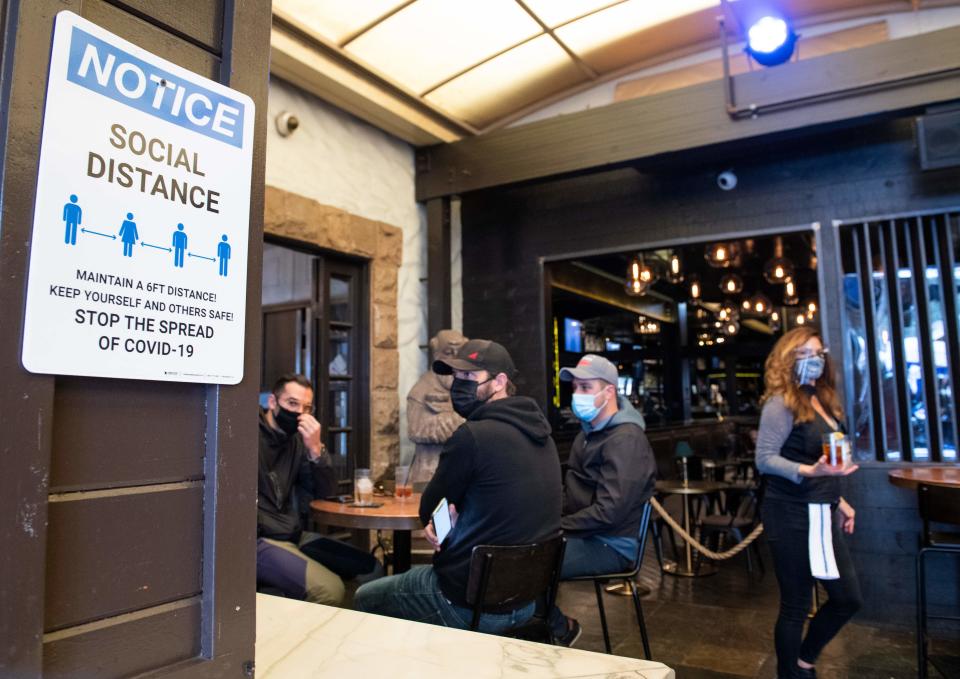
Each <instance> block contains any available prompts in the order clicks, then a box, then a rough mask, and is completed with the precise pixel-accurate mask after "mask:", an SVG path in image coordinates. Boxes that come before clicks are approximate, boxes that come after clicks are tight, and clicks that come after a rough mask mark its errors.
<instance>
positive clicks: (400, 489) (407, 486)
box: [393, 465, 413, 500]
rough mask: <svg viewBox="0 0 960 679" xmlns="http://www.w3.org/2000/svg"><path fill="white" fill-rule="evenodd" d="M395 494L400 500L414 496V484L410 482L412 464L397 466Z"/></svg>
mask: <svg viewBox="0 0 960 679" xmlns="http://www.w3.org/2000/svg"><path fill="white" fill-rule="evenodd" d="M393 494H394V496H395V497H396V498H397V499H398V500H406V499H407V498H409V497H412V496H413V484H412V483H411V482H410V465H400V466H398V467H397V473H396V482H395V485H394V491H393Z"/></svg>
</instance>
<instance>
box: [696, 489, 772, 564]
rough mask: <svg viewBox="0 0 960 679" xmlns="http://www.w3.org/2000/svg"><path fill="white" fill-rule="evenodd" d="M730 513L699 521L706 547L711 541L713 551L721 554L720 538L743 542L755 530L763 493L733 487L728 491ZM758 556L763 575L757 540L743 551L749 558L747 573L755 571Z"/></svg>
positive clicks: (709, 516)
mask: <svg viewBox="0 0 960 679" xmlns="http://www.w3.org/2000/svg"><path fill="white" fill-rule="evenodd" d="M726 504H727V509H728V511H727V512H722V513H719V514H708V515H707V516H704V517H703V518H701V519H700V522H699V528H700V536H701V538H702V540H703V543H704V544H707V542H708V541H712V542H713V545H712V547H711V548H712V549H713V550H714V551H720V538H721V537H723V536H724V535H729V536H731V537H732V538H733V539H734V541H735V543H738V542H742V541H743V539H744V538H745V537H746V536H747V535H748V534H749V533H750V532H751V531H752V530H753V529H754V528H755V527H756V525H757V523H758V522H759V520H760V512H759V506H760V490H759V489H753V488H746V487H745V488H734V489H732V490H728V491H727V502H726ZM751 550H752V551H753V553H754V556H756V559H757V565H758V566H759V567H760V572H761V573H763V572H764V567H763V558H762V557H761V556H760V547H759V545H758V544H757V541H756V540H755V541H754V542H752V543H751V544H750V546H749V547H747V548H746V549H745V550H744V553H745V554H746V556H747V572H748V573H752V572H753V557H752V556H751V554H750V552H751ZM698 555H699V552H698ZM701 561H702V556H701V557H699V558H698V561H697V568H699V567H700V563H701Z"/></svg>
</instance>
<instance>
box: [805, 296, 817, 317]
mask: <svg viewBox="0 0 960 679" xmlns="http://www.w3.org/2000/svg"><path fill="white" fill-rule="evenodd" d="M816 315H817V303H816V302H814V301H813V300H810V301H809V302H807V319H808V320H811V321H812V320H813V317H814V316H816Z"/></svg>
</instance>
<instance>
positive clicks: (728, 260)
mask: <svg viewBox="0 0 960 679" xmlns="http://www.w3.org/2000/svg"><path fill="white" fill-rule="evenodd" d="M703 257H704V259H706V260H707V264H709V265H710V266H712V267H716V268H718V269H726V268H727V267H729V266H730V265H732V264H735V263H736V262H737V260H738V259H739V257H740V245H739V244H738V243H737V242H736V241H729V242H727V241H721V242H719V243H714V244H712V245H708V246H707V250H706V252H705V253H704V254H703Z"/></svg>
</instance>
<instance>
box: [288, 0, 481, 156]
mask: <svg viewBox="0 0 960 679" xmlns="http://www.w3.org/2000/svg"><path fill="white" fill-rule="evenodd" d="M270 73H271V75H273V76H276V77H278V78H281V79H282V80H286V81H287V82H289V83H291V84H293V85H296V86H297V87H299V88H300V89H302V90H305V91H307V92H310V93H311V94H313V95H315V96H317V97H320V98H321V99H323V100H325V101H327V102H329V103H331V104H333V105H334V106H337V107H339V108H341V109H343V110H345V111H347V112H348V113H352V114H353V115H355V116H357V117H358V118H360V119H361V120H365V121H366V122H368V123H370V124H371V125H374V126H375V127H378V128H380V129H382V130H384V131H385V132H389V133H390V134H392V135H394V136H396V137H399V138H400V139H403V140H404V141H406V142H409V143H410V144H413V145H414V146H426V145H430V144H440V143H446V142H451V141H456V140H458V139H461V138H463V137H465V136H470V135H473V134H475V133H476V130H475V129H473V128H472V127H470V126H468V125H465V124H464V123H462V122H461V121H458V120H456V119H455V118H453V117H452V116H449V115H447V114H445V113H444V112H443V111H439V110H437V109H436V108H435V107H433V106H431V105H430V104H427V103H426V102H424V101H423V100H422V99H420V98H419V97H417V96H416V95H415V94H411V93H409V92H406V91H404V90H403V88H401V87H399V86H397V85H396V84H394V83H390V82H388V81H387V80H386V79H384V78H382V77H378V76H377V75H376V74H374V73H372V72H371V70H370V69H369V68H364V67H363V66H361V65H358V64H357V63H356V62H355V61H354V60H353V59H351V58H349V57H348V56H346V55H344V54H343V53H342V50H340V48H339V47H337V46H336V45H331V44H328V43H326V42H325V41H323V40H322V39H320V38H319V37H318V36H316V35H312V34H310V33H308V32H306V31H305V30H303V29H301V28H298V27H296V26H294V25H293V24H292V23H291V22H290V21H289V20H287V19H285V18H284V17H282V16H280V15H278V14H277V13H275V14H274V24H273V29H272V30H271V32H270Z"/></svg>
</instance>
